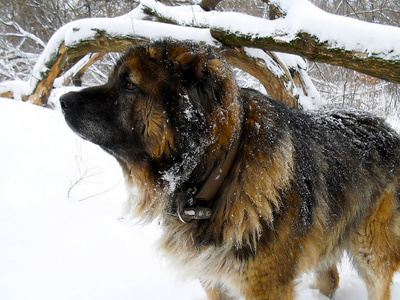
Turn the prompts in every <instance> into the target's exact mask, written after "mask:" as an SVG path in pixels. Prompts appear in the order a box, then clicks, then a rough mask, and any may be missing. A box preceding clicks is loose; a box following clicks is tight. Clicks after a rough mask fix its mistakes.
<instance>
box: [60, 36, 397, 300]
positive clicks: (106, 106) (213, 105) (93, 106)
mask: <svg viewBox="0 0 400 300" xmlns="http://www.w3.org/2000/svg"><path fill="white" fill-rule="evenodd" d="M61 105H62V108H63V111H64V114H65V118H66V121H67V122H68V124H69V125H70V127H71V128H72V129H73V130H74V131H76V132H77V133H78V134H79V135H80V136H82V137H84V138H85V139H88V140H90V141H92V142H94V143H96V144H99V145H100V146H101V147H102V148H103V149H105V150H106V151H107V152H109V153H110V154H112V155H113V156H114V157H115V158H116V159H117V160H118V162H119V163H120V164H121V166H122V168H123V171H124V174H125V177H126V182H127V185H128V186H129V187H133V186H134V185H135V186H136V187H137V188H138V189H139V191H140V193H139V196H137V197H134V196H133V195H132V196H131V198H132V203H133V202H134V203H133V204H132V205H134V211H135V214H136V215H137V216H138V217H140V218H142V219H143V220H146V221H152V220H154V219H156V218H158V219H160V220H161V224H162V227H163V232H164V233H163V236H162V238H161V241H160V243H161V244H160V245H161V248H162V249H163V250H164V251H165V252H166V253H167V254H168V255H169V256H170V257H171V258H172V259H173V260H174V263H175V264H176V265H178V266H179V267H180V270H181V271H182V272H183V274H188V275H190V276H196V277H198V278H199V279H200V280H201V282H202V283H203V284H204V287H205V288H206V291H207V295H208V297H209V299H227V298H228V297H238V296H243V297H245V298H246V299H293V298H294V285H295V283H294V280H295V279H296V278H297V277H298V275H299V274H301V273H302V272H304V271H307V270H310V269H311V270H314V271H315V274H316V275H315V278H316V286H317V287H318V288H319V289H320V291H321V292H322V293H324V294H325V295H327V296H332V294H333V293H334V291H335V289H336V288H337V286H338V281H339V277H338V272H337V269H336V265H335V263H336V262H337V261H338V259H340V256H341V254H342V252H343V251H348V253H349V255H350V256H351V257H352V259H353V261H354V265H355V267H356V268H357V270H358V271H359V274H360V276H361V277H362V278H363V279H364V280H365V282H366V285H367V288H368V292H369V295H370V299H382V300H383V299H389V298H390V285H391V282H392V275H393V273H394V272H396V271H397V269H398V267H399V263H400V210H399V205H400V138H399V136H398V135H397V134H396V133H395V132H393V131H392V130H391V129H390V128H388V126H387V125H386V124H385V123H384V122H383V121H382V120H381V119H378V118H375V117H372V116H370V115H368V114H366V113H363V112H358V111H330V112H316V113H307V112H304V111H301V110H297V109H292V108H288V107H287V106H285V105H284V104H282V103H279V102H277V101H274V100H272V99H270V98H268V97H267V96H264V95H262V94H260V93H259V92H256V91H254V90H249V89H239V88H238V87H237V85H236V83H235V80H234V79H233V77H232V75H231V73H230V71H229V69H228V68H227V67H226V65H225V63H224V62H223V61H222V60H221V59H220V58H219V57H218V56H217V55H215V54H214V53H213V52H212V51H211V50H210V49H209V48H207V47H202V46H196V45H191V44H182V43H175V42H171V41H163V42H156V43H152V44H149V45H145V46H138V47H136V48H134V49H131V50H129V51H128V52H127V53H126V54H125V55H124V56H123V57H122V58H121V60H120V61H119V62H118V63H117V65H116V66H115V68H114V70H113V72H112V74H111V75H110V79H109V82H108V83H106V84H105V85H103V86H99V87H93V88H87V89H84V90H82V91H80V92H74V93H69V94H66V95H64V96H63V97H62V98H61ZM235 145H238V150H237V153H236V155H235V158H234V160H233V163H232V165H231V167H230V171H229V174H228V176H227V178H226V179H225V181H224V182H223V183H222V184H221V186H220V188H219V189H218V192H217V193H216V194H215V195H214V196H213V197H212V199H207V201H203V203H202V204H201V205H202V206H205V207H207V208H210V209H211V211H212V214H211V218H209V219H203V220H192V221H191V222H186V223H184V222H182V221H181V220H180V219H179V218H177V217H176V216H174V215H172V214H171V213H170V211H171V210H174V209H175V210H178V211H181V210H182V209H184V208H185V207H190V206H195V205H197V204H196V203H195V200H194V199H195V198H196V194H197V193H198V192H199V190H200V189H201V188H202V187H203V185H204V184H205V182H207V179H208V177H209V175H210V174H211V173H212V172H213V171H214V169H216V168H218V167H219V166H220V165H221V164H222V163H223V162H224V160H225V159H226V157H227V155H228V153H230V152H231V151H233V148H234V147H235ZM133 198H135V199H133ZM133 200H134V201H133ZM185 272H186V273H185Z"/></svg>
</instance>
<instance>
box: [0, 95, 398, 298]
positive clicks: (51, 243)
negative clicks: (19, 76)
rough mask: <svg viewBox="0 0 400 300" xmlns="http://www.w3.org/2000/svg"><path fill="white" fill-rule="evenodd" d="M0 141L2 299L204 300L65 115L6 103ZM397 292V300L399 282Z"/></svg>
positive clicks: (356, 290) (304, 289)
mask: <svg viewBox="0 0 400 300" xmlns="http://www.w3.org/2000/svg"><path fill="white" fill-rule="evenodd" d="M65 91H66V90H65V89H60V90H58V91H57V92H58V93H57V94H58V95H60V94H62V93H64V92H65ZM0 140H1V147H0V170H1V172H0V187H1V188H0V228H1V230H0V243H1V245H0V270H1V272H0V299H14V300H25V299H30V300H53V299H57V300H70V299H76V300H90V299H96V300H109V299H119V300H124V299H126V300H128V299H182V300H183V299H185V300H187V299H197V300H200V299H206V296H205V293H204V292H203V291H202V288H201V286H200V284H199V283H198V282H197V281H188V282H184V283H182V282H179V281H177V280H176V279H175V278H176V277H175V274H176V273H175V270H171V269H169V268H168V267H167V263H166V262H165V261H164V260H163V259H162V256H161V254H159V253H158V252H157V249H156V248H155V247H154V245H153V244H154V241H155V240H156V239H157V237H158V235H159V234H160V233H159V230H158V228H157V226H156V225H150V226H146V227H142V226H138V225H135V226H131V225H128V224H126V223H124V222H122V221H120V219H119V216H120V212H121V208H122V206H123V202H124V200H125V188H124V184H123V180H122V174H121V171H120V169H119V166H118V165H117V163H116V162H115V160H114V159H113V158H112V157H110V156H109V155H107V154H105V153H104V152H103V151H102V150H101V149H100V148H98V147H97V146H95V145H92V144H90V143H87V142H85V141H83V140H81V139H80V138H78V137H77V136H76V135H75V134H73V133H72V132H71V130H70V129H69V128H68V127H67V126H66V124H65V122H64V120H63V117H62V114H61V113H60V112H57V111H52V110H49V109H45V108H41V107H37V106H34V105H30V104H28V103H22V102H17V101H13V100H9V99H0ZM340 271H341V281H340V286H339V290H338V291H337V293H336V297H335V299H336V300H345V299H353V300H362V299H366V297H367V296H366V288H365V286H364V284H363V283H362V282H361V281H360V279H359V278H358V277H357V275H355V271H354V270H353V269H352V268H351V267H350V264H349V263H348V261H347V260H345V261H344V263H343V264H342V265H341V267H340ZM311 285H312V275H311V274H305V275H304V276H302V278H301V279H300V280H299V285H298V287H297V290H298V294H299V295H298V297H297V299H302V300H316V299H317V300H323V299H326V298H325V297H324V296H322V295H321V294H320V293H319V292H318V291H316V290H314V289H312V288H310V286H311ZM392 291H393V296H392V299H400V277H399V276H397V277H396V278H395V283H394V285H393V288H392Z"/></svg>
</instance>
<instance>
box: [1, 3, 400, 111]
mask: <svg viewBox="0 0 400 300" xmlns="http://www.w3.org/2000/svg"><path fill="white" fill-rule="evenodd" d="M161 2H163V3H165V4H167V5H175V6H176V5H182V4H194V2H196V1H193V0H192V1H185V0H164V1H161ZM311 2H312V3H313V4H315V5H317V6H318V7H320V8H321V9H323V10H325V11H327V12H331V13H334V14H337V15H343V16H347V17H351V18H355V19H358V20H364V21H368V22H373V23H378V24H385V25H392V26H397V27H398V26H400V2H399V1H397V0H379V1H377V0H328V1H325V0H312V1H311ZM138 4H139V3H138V1H134V0H130V1H129V0H122V1H120V0H118V1H117V0H103V1H91V0H86V1H74V0H72V1H71V0H69V1H63V0H49V1H38V0H24V1H22V0H11V1H10V0H7V1H5V0H1V1H0V9H1V10H2V12H3V13H2V16H1V17H0V35H1V39H0V82H3V81H7V80H23V81H26V80H28V79H29V77H30V76H31V75H32V69H33V67H34V65H35V63H36V61H37V59H38V57H39V55H40V54H41V52H42V51H43V50H44V48H45V46H46V42H47V41H48V40H49V39H50V37H51V36H52V35H53V34H54V33H55V32H56V31H57V29H59V28H61V27H62V26H63V25H64V24H66V23H68V22H71V21H74V20H78V19H83V18H93V17H115V16H119V15H123V14H125V13H128V12H129V11H131V10H132V9H133V8H135V7H136V6H137V5H138ZM268 9H269V7H268V5H267V4H266V3H265V2H262V1H261V0H237V1H221V2H220V3H219V4H218V6H217V10H219V11H236V12H244V13H247V14H251V15H255V16H260V17H265V16H268V14H269V11H268ZM116 58H117V55H116V54H112V53H110V54H107V55H106V56H104V58H103V59H102V60H101V61H98V62H96V63H95V64H93V65H92V66H90V67H89V69H88V70H87V71H86V72H85V73H84V75H83V76H82V78H79V79H78V80H75V81H74V82H72V83H71V84H74V85H82V86H91V85H98V84H102V83H104V82H105V81H106V80H107V77H108V72H109V70H110V69H111V67H112V65H113V64H114V63H115V60H116ZM307 71H308V74H309V75H310V76H311V78H312V80H313V83H314V85H315V86H316V88H317V90H318V91H319V93H320V94H321V98H322V99H323V104H324V106H325V107H329V108H331V107H354V108H361V109H364V110H367V111H369V112H372V113H374V114H376V115H379V116H387V115H393V116H397V118H400V116H399V114H400V113H399V111H400V108H399V107H400V100H399V99H400V85H399V84H395V83H391V82H388V81H384V80H380V79H377V78H375V77H372V76H369V75H365V74H362V73H359V72H357V71H353V70H350V69H346V68H343V67H339V66H332V65H328V64H323V63H315V62H308V70H307Z"/></svg>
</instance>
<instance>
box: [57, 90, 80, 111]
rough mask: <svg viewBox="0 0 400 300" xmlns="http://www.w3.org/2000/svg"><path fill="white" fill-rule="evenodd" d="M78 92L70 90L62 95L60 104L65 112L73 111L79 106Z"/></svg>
mask: <svg viewBox="0 0 400 300" xmlns="http://www.w3.org/2000/svg"><path fill="white" fill-rule="evenodd" d="M77 100H78V97H77V93H75V92H70V93H67V94H64V95H62V96H61V97H60V104H61V108H62V110H63V112H64V113H65V112H71V111H72V110H74V109H76V107H77Z"/></svg>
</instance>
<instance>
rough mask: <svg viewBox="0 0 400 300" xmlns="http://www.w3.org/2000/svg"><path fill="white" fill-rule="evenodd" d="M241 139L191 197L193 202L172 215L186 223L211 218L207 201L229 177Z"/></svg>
mask: <svg viewBox="0 0 400 300" xmlns="http://www.w3.org/2000/svg"><path fill="white" fill-rule="evenodd" d="M240 140H241V139H240V137H239V138H237V139H236V141H235V143H234V145H233V148H232V149H231V150H230V151H229V152H228V154H227V156H226V158H225V160H224V161H223V162H222V163H221V164H220V165H219V166H217V167H216V168H215V169H214V170H213V171H212V172H211V174H210V175H209V176H208V178H207V179H206V180H205V182H204V184H203V186H202V187H201V189H200V191H199V192H198V193H197V194H196V195H195V196H194V197H193V199H191V201H190V202H191V203H192V204H191V205H189V206H187V207H184V208H183V209H182V211H179V209H173V211H171V212H170V215H172V216H174V217H177V218H179V219H180V220H181V221H182V222H184V223H186V222H190V221H192V220H201V219H209V218H211V214H212V211H211V209H210V208H209V207H207V203H210V202H211V200H212V198H213V197H214V196H215V195H216V194H217V192H218V191H219V189H220V188H221V186H222V184H223V183H224V182H225V180H226V178H227V177H228V175H229V172H230V170H231V169H232V165H233V163H234V160H235V158H236V155H237V153H238V150H239V146H240Z"/></svg>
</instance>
